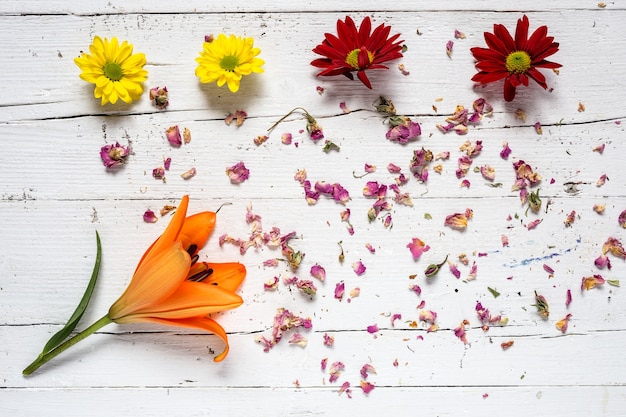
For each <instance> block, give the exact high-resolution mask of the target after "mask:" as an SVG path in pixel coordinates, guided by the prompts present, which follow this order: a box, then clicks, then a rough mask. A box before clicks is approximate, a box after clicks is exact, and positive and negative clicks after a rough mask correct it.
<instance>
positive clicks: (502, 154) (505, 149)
mask: <svg viewBox="0 0 626 417" xmlns="http://www.w3.org/2000/svg"><path fill="white" fill-rule="evenodd" d="M509 155H511V148H509V143H508V142H503V143H502V150H501V151H500V157H501V158H502V159H507V158H508V157H509Z"/></svg>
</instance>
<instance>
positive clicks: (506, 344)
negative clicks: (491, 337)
mask: <svg viewBox="0 0 626 417" xmlns="http://www.w3.org/2000/svg"><path fill="white" fill-rule="evenodd" d="M514 343H515V341H514V340H509V341H506V342H502V343H500V347H501V348H502V350H507V349H509V348H510V347H512V346H513V344H514Z"/></svg>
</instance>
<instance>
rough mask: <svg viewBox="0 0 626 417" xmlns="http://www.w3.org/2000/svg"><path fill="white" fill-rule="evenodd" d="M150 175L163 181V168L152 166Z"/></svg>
mask: <svg viewBox="0 0 626 417" xmlns="http://www.w3.org/2000/svg"><path fill="white" fill-rule="evenodd" d="M152 177H153V178H154V179H155V180H163V181H165V168H163V167H158V168H154V169H153V170H152Z"/></svg>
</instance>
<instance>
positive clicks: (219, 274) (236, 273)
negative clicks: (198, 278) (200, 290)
mask: <svg viewBox="0 0 626 417" xmlns="http://www.w3.org/2000/svg"><path fill="white" fill-rule="evenodd" d="M202 263H203V264H205V265H206V266H207V267H208V268H210V269H212V270H213V273H212V274H211V275H209V276H208V278H206V279H205V280H204V281H202V282H203V283H207V284H213V285H218V286H219V287H220V288H222V289H224V290H227V291H231V292H235V291H236V290H237V288H239V286H240V285H241V283H242V282H243V280H244V278H245V277H246V267H245V266H244V265H243V264H240V263H238V262H225V263H211V262H202Z"/></svg>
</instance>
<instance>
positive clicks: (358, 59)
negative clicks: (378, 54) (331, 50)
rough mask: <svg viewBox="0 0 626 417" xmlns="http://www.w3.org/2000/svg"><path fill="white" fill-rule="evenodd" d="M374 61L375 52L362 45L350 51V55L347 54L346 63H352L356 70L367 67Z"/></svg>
mask: <svg viewBox="0 0 626 417" xmlns="http://www.w3.org/2000/svg"><path fill="white" fill-rule="evenodd" d="M366 54H367V55H366ZM364 61H366V62H364ZM373 61H374V54H373V53H371V52H370V51H368V50H367V49H365V47H361V48H360V49H353V50H352V51H350V53H349V54H348V56H346V64H348V65H350V66H351V67H352V68H354V69H356V70H359V69H364V68H367V67H368V66H369V65H370V64H371V63H372V62H373Z"/></svg>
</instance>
